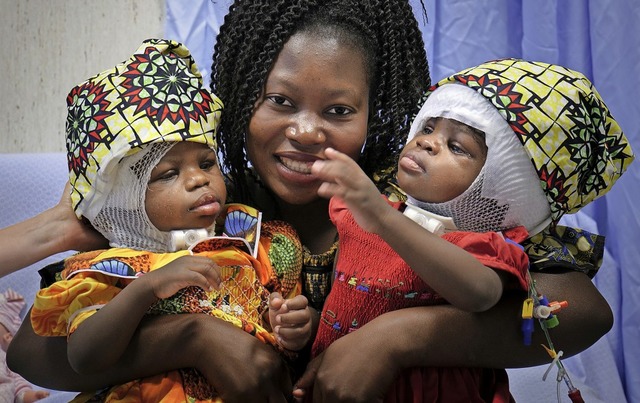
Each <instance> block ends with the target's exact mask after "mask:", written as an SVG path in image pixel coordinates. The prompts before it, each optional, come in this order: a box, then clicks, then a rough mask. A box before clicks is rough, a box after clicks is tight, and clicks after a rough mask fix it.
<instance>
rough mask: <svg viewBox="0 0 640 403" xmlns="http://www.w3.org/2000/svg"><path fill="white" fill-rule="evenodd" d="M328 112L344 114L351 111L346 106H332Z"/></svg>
mask: <svg viewBox="0 0 640 403" xmlns="http://www.w3.org/2000/svg"><path fill="white" fill-rule="evenodd" d="M329 113H330V114H332V115H339V116H346V115H349V114H350V113H352V110H351V109H349V108H347V107H346V106H334V107H333V108H330V109H329Z"/></svg>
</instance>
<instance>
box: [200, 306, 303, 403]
mask: <svg viewBox="0 0 640 403" xmlns="http://www.w3.org/2000/svg"><path fill="white" fill-rule="evenodd" d="M197 316H201V317H202V318H201V319H200V320H198V327H197V328H195V329H194V331H193V332H190V334H192V335H193V337H194V338H193V339H192V340H191V341H190V342H189V344H190V349H189V350H190V351H192V352H193V354H194V355H193V356H192V358H193V359H194V360H195V361H196V363H195V364H196V365H194V366H195V367H196V368H197V369H198V370H199V371H200V372H201V373H202V374H203V375H204V376H205V378H207V380H208V381H209V382H210V383H211V385H212V386H213V387H214V389H215V390H216V391H217V392H218V393H219V394H220V397H221V398H222V400H223V401H224V402H225V403H233V402H239V403H242V402H283V403H284V402H286V401H287V397H288V396H290V395H291V388H292V387H291V380H290V378H289V374H288V372H287V370H286V368H285V367H284V364H283V362H282V359H281V358H280V356H279V354H278V353H277V352H276V350H275V349H274V348H273V347H272V346H269V345H266V344H264V343H262V342H261V341H259V340H258V339H256V338H255V337H253V336H251V335H250V334H248V333H246V332H244V331H243V330H241V329H239V328H237V327H235V326H233V325H232V324H230V323H227V322H224V321H222V320H220V319H217V318H211V317H206V316H204V315H197ZM196 346H199V348H196Z"/></svg>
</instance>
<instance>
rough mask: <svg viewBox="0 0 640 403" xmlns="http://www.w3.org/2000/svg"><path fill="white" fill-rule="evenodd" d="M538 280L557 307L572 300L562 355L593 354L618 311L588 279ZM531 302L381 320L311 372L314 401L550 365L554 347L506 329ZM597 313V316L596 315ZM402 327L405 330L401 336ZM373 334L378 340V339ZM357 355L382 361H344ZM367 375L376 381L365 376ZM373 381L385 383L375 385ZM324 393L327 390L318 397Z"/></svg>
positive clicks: (558, 336)
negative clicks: (402, 374) (400, 376)
mask: <svg viewBox="0 0 640 403" xmlns="http://www.w3.org/2000/svg"><path fill="white" fill-rule="evenodd" d="M533 278H534V280H535V281H536V283H537V286H538V288H539V289H543V290H545V295H547V297H548V298H550V299H551V300H560V299H566V300H568V301H571V302H570V306H569V307H568V308H567V309H565V310H563V311H562V312H561V313H560V314H559V318H560V326H558V327H557V328H555V329H552V330H551V336H552V338H553V342H554V345H555V347H556V349H557V350H562V351H563V352H564V354H565V355H564V356H565V357H567V356H571V355H574V354H577V353H579V352H580V351H582V350H584V349H585V348H587V347H589V346H590V345H591V344H593V343H594V342H595V341H597V340H598V339H599V338H600V337H601V335H602V334H604V333H606V332H607V331H608V330H609V329H610V328H611V326H612V324H613V316H612V315H611V311H608V312H607V311H604V312H603V310H602V309H601V307H602V306H603V305H604V304H606V301H605V300H604V298H603V297H602V296H601V295H600V293H599V292H598V291H597V290H596V289H595V287H594V286H593V284H592V283H591V281H590V280H589V278H588V277H587V276H585V275H584V274H582V273H578V272H570V273H564V274H541V273H534V274H533ZM575 290H579V292H575ZM585 290H589V292H587V291H585ZM524 298H525V296H524V295H523V294H518V293H512V294H505V296H503V298H502V299H501V301H500V302H499V303H498V304H497V305H496V306H495V307H493V308H492V309H490V310H488V311H485V312H481V313H469V312H463V311H461V310H459V309H456V308H454V307H453V306H450V305H441V306H432V307H417V308H409V309H402V310H399V311H394V312H390V313H387V314H384V315H381V316H379V317H377V318H376V319H374V320H372V321H371V322H369V323H367V324H366V325H365V326H363V327H362V328H360V329H359V330H358V331H357V332H353V333H350V334H348V335H346V336H344V337H342V338H340V339H339V340H337V341H335V342H334V343H333V344H332V345H331V347H330V348H329V349H327V351H326V352H325V353H324V354H323V355H321V356H319V357H318V358H317V359H316V360H315V361H314V362H313V363H312V364H311V365H310V367H309V368H310V369H311V373H310V374H308V375H309V378H311V377H312V375H313V373H314V372H316V371H317V374H316V376H317V378H316V380H315V384H314V401H320V402H322V401H326V402H329V401H362V402H364V401H382V399H383V397H384V395H385V393H386V390H387V388H388V386H389V385H390V384H391V383H392V382H393V380H394V377H395V374H397V373H398V372H399V371H400V370H401V369H404V368H411V367H415V366H468V367H474V366H479V367H490V368H492V367H495V368H509V367H522V366H531V365H539V364H545V363H548V362H549V356H548V355H547V353H546V352H545V350H544V349H543V348H542V347H540V344H545V345H547V344H548V343H547V341H546V339H545V338H544V335H543V333H542V331H540V329H539V328H538V329H536V331H535V332H534V334H533V340H532V343H531V346H525V345H524V344H523V342H522V334H521V333H520V330H519V328H518V326H504V325H500V324H501V323H502V324H504V323H505V320H506V319H505V318H513V320H514V321H517V320H518V318H519V317H520V315H521V307H522V301H523V299H524ZM571 306H579V307H580V310H574V311H573V312H571ZM590 310H592V311H591V312H592V313H593V314H589V311H590ZM453 323H455V326H452V324H453ZM585 323H589V328H590V329H591V332H589V333H583V334H582V337H581V338H580V340H578V339H575V338H574V337H573V335H572V334H570V333H571V332H567V331H565V332H563V331H562V330H567V329H569V330H575V329H576V328H581V329H584V328H585V326H584V324H585ZM399 328H402V331H398V329H399ZM365 329H367V330H365ZM362 330H365V331H364V332H363V331H362ZM373 334H376V335H378V337H372V335H373ZM380 335H393V337H380ZM469 335H482V336H481V337H480V336H476V337H469ZM416 339H420V340H428V341H429V345H430V347H431V348H429V346H427V345H426V344H427V343H424V344H422V348H417V347H418V346H417V345H416V343H415V340H416ZM434 346H437V347H434ZM353 348H357V349H358V350H359V351H376V354H377V355H379V356H380V358H379V359H376V360H371V359H370V358H371V357H369V356H364V355H363V354H360V355H358V354H350V355H349V360H344V356H345V355H346V354H349V351H352V349H353ZM347 361H348V368H347V365H345V364H346V363H347ZM383 363H384V364H383ZM362 371H365V372H364V373H367V374H368V375H369V376H367V377H362V374H363V372H362ZM368 379H377V380H378V382H376V383H367V382H366V381H367V380H368ZM306 383H307V382H306V381H304V380H302V381H300V382H298V385H299V386H301V387H302V386H305V384H306ZM347 385H349V387H346V386H347ZM318 387H319V388H320V390H319V391H318V390H316V389H317V388H318Z"/></svg>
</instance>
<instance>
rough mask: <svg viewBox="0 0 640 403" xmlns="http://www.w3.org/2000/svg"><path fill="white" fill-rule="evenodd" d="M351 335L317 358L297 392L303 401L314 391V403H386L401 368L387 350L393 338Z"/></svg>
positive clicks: (363, 333) (342, 338)
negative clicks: (385, 399)
mask: <svg viewBox="0 0 640 403" xmlns="http://www.w3.org/2000/svg"><path fill="white" fill-rule="evenodd" d="M363 329H364V327H363V328H361V329H359V330H358V331H355V332H352V333H349V334H347V335H345V336H343V337H341V338H339V339H338V340H336V341H335V342H333V343H332V344H331V345H330V346H329V347H328V348H327V349H326V350H325V351H324V352H323V353H322V354H320V355H319V356H318V357H316V358H314V359H313V360H312V361H311V362H310V363H309V365H308V366H307V369H306V370H305V373H304V374H303V375H302V377H301V378H300V380H299V381H298V382H297V383H296V386H295V388H294V396H295V398H296V399H298V400H300V399H301V398H302V396H303V395H306V394H307V393H310V392H309V388H310V387H313V401H314V402H327V403H329V402H363V403H364V402H382V401H383V400H384V397H385V395H386V392H387V390H389V388H390V387H391V385H392V383H393V381H394V379H395V378H396V375H397V373H398V371H399V370H400V368H398V367H397V361H394V357H393V354H391V352H390V351H389V350H388V349H387V348H386V345H387V340H388V337H393V336H392V335H391V334H387V335H383V334H377V335H375V336H372V335H371V334H370V333H368V332H366V331H365V332H363V331H362V330H363Z"/></svg>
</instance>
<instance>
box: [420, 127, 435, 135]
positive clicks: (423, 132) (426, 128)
mask: <svg viewBox="0 0 640 403" xmlns="http://www.w3.org/2000/svg"><path fill="white" fill-rule="evenodd" d="M431 133H433V127H431V126H425V127H424V129H422V134H431Z"/></svg>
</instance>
